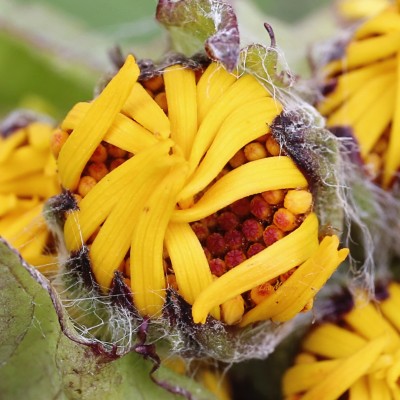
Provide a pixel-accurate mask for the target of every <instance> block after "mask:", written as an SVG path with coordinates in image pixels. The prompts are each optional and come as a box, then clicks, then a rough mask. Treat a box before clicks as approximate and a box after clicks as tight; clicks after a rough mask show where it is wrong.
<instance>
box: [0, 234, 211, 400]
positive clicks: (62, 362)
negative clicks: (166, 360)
mask: <svg viewBox="0 0 400 400" xmlns="http://www.w3.org/2000/svg"><path fill="white" fill-rule="evenodd" d="M37 280H39V282H40V283H41V284H39V283H38V282H37ZM42 286H44V287H46V289H48V290H50V289H51V287H50V286H49V283H48V281H47V280H46V279H45V278H44V277H43V276H41V275H40V274H39V273H38V272H37V271H36V270H35V269H33V268H32V267H30V266H29V265H27V264H26V263H25V262H23V260H22V259H21V258H20V257H19V255H18V254H17V253H16V252H15V251H13V250H12V249H11V248H10V247H9V246H8V245H7V244H6V242H5V241H4V240H2V239H0V393H1V398H2V400H15V399H24V400H37V399H41V400H47V399H49V400H50V399H86V400H91V399H93V400H95V399H96V400H97V399H105V398H107V399H113V400H119V399H139V398H140V399H155V398H157V399H181V398H182V397H181V396H178V395H173V394H171V393H169V392H167V391H166V390H165V389H163V388H162V387H160V386H159V385H157V384H155V383H154V382H153V381H152V380H151V378H150V375H149V373H150V371H151V369H152V367H153V365H152V363H151V362H150V361H146V360H144V359H143V357H141V356H140V355H138V354H136V353H129V354H127V355H126V356H124V357H122V358H120V359H116V360H111V359H110V358H107V357H105V356H104V355H101V354H99V353H97V354H96V352H95V351H94V350H93V349H92V348H91V347H88V346H86V345H82V344H80V343H76V342H74V341H73V340H71V339H69V338H68V337H67V336H65V335H64V334H63V333H62V332H61V328H60V324H59V321H58V317H57V314H56V312H55V309H54V306H53V303H52V301H51V298H50V296H49V293H48V292H47V290H45V288H43V287H42ZM52 296H53V300H55V301H56V300H57V298H56V295H55V294H54V293H52ZM59 311H60V310H59ZM59 315H60V316H61V319H62V314H59ZM62 322H63V323H64V324H67V325H68V322H67V321H62ZM68 333H69V336H70V337H72V338H74V339H75V340H77V338H78V335H77V334H76V332H73V331H72V328H71V327H68ZM155 377H156V379H157V380H158V381H162V382H167V383H168V385H169V386H170V387H172V388H174V389H175V390H176V391H178V392H180V393H185V392H186V393H191V394H193V397H192V398H193V399H204V400H207V399H210V400H211V399H215V397H214V396H213V395H212V394H210V393H209V392H208V391H207V390H205V389H204V388H203V387H201V386H200V385H199V384H197V383H196V382H194V381H192V380H190V379H188V378H186V377H184V376H180V375H177V374H175V373H174V372H172V371H171V370H169V369H167V368H164V367H161V368H160V369H159V370H158V371H157V372H156V373H155Z"/></svg>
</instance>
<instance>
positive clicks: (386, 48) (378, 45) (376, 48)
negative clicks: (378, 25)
mask: <svg viewBox="0 0 400 400" xmlns="http://www.w3.org/2000/svg"><path fill="white" fill-rule="evenodd" d="M399 48H400V32H390V33H387V34H385V35H380V36H374V37H371V38H368V39H364V40H360V41H355V42H352V43H350V45H349V46H348V47H347V49H346V55H345V58H344V59H343V60H335V61H333V62H331V63H329V64H328V65H327V66H326V67H325V73H326V74H327V75H333V74H335V73H337V72H339V71H340V70H341V69H346V70H349V69H353V68H357V67H360V66H362V65H365V64H370V63H372V62H374V61H378V60H383V59H385V58H388V57H389V56H392V55H394V54H396V53H397V51H398V50H399Z"/></svg>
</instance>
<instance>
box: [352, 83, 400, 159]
mask: <svg viewBox="0 0 400 400" xmlns="http://www.w3.org/2000/svg"><path fill="white" fill-rule="evenodd" d="M395 95H396V88H395V87H394V86H393V85H390V86H389V87H385V90H384V91H383V92H382V94H381V95H380V96H379V98H378V99H375V101H374V102H373V103H372V104H371V106H370V107H369V110H368V112H365V113H364V115H363V116H362V118H360V119H359V120H358V121H357V122H356V123H355V124H354V126H353V129H354V133H355V136H356V138H357V140H358V142H359V144H360V151H361V156H362V157H363V158H365V157H366V156H367V155H368V154H369V153H370V151H371V150H372V148H373V146H374V145H375V144H376V142H377V141H378V139H379V138H380V136H381V135H382V133H383V132H384V130H385V129H386V128H387V127H389V125H390V122H391V120H392V117H393V112H394V104H395V101H394V100H395V97H396V96H395Z"/></svg>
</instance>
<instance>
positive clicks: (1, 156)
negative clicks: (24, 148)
mask: <svg viewBox="0 0 400 400" xmlns="http://www.w3.org/2000/svg"><path fill="white" fill-rule="evenodd" d="M26 138H27V132H26V130H25V129H19V130H18V131H17V132H14V133H13V134H12V135H10V136H9V137H7V138H5V139H3V138H1V137H0V164H2V163H4V161H6V160H7V158H8V157H10V155H11V154H12V153H13V151H14V150H15V149H16V148H18V147H19V146H20V145H22V143H24V142H25V140H26Z"/></svg>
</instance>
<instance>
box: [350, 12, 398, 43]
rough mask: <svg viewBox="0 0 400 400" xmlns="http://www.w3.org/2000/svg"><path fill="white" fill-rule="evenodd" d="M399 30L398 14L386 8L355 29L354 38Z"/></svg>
mask: <svg viewBox="0 0 400 400" xmlns="http://www.w3.org/2000/svg"><path fill="white" fill-rule="evenodd" d="M396 31H397V32H398V31H400V15H399V14H398V13H397V12H396V11H395V10H394V9H392V8H388V9H386V10H385V11H383V12H381V13H380V14H379V15H377V16H375V17H374V18H371V19H370V20H368V21H366V22H364V23H363V24H362V25H361V26H360V27H359V28H358V29H357V31H356V33H355V36H354V37H355V38H356V39H358V40H360V39H364V38H366V37H369V36H375V35H381V34H384V33H389V32H396Z"/></svg>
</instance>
